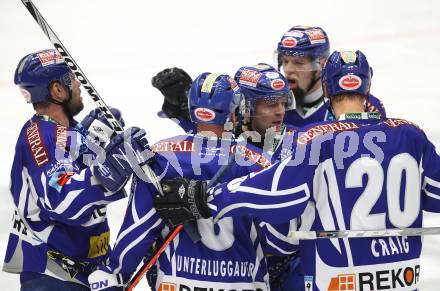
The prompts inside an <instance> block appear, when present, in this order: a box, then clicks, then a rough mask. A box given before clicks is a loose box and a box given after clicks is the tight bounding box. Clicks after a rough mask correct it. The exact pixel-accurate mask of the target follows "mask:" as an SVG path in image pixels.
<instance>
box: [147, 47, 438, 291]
mask: <svg viewBox="0 0 440 291" xmlns="http://www.w3.org/2000/svg"><path fill="white" fill-rule="evenodd" d="M371 76H372V71H371V69H370V67H369V65H368V62H367V60H366V58H365V56H364V54H363V53H362V52H360V51H357V52H351V51H345V52H338V51H336V52H334V53H333V54H332V55H331V56H330V57H329V59H328V61H327V63H326V65H325V67H324V69H323V76H322V81H323V84H324V92H325V95H326V96H327V97H328V98H329V100H330V104H331V109H332V112H333V114H334V115H335V116H336V118H337V120H335V121H326V122H318V123H314V124H311V125H309V126H306V127H304V128H301V129H300V130H299V132H298V133H297V134H296V137H295V138H296V141H297V143H296V148H295V150H296V152H299V151H301V150H302V151H303V152H305V158H304V159H303V160H302V161H298V160H297V159H296V157H295V156H292V158H291V159H290V160H289V159H285V160H284V161H282V162H280V163H277V164H275V165H273V166H271V167H269V168H268V169H266V170H264V171H261V172H259V173H255V174H250V175H248V176H246V177H242V178H239V179H236V180H233V181H231V182H229V183H224V184H221V185H218V186H217V187H214V188H212V189H210V190H208V191H207V190H206V189H205V188H204V185H205V182H200V181H191V186H189V182H188V181H186V180H180V181H179V180H173V181H164V183H166V185H167V188H166V190H167V191H165V192H166V193H165V194H166V196H165V198H163V197H157V198H156V201H155V206H156V209H157V210H158V211H159V212H160V213H161V216H162V218H163V219H164V220H167V221H169V223H173V224H177V223H181V222H183V221H187V220H191V219H193V217H192V215H191V208H193V209H198V208H200V209H199V211H202V210H201V209H204V210H203V211H207V210H206V209H209V210H210V211H211V214H212V216H213V217H214V219H215V220H216V219H221V218H223V217H229V216H234V217H235V216H242V215H246V216H249V215H251V216H254V217H258V218H260V219H262V220H265V221H268V222H271V223H277V222H281V221H285V220H287V219H291V218H292V217H298V216H300V215H301V218H302V220H303V223H304V228H303V229H307V228H308V229H311V230H371V229H373V230H374V229H386V228H409V227H421V226H422V225H423V213H422V210H425V211H431V212H440V157H439V155H438V154H437V153H436V149H435V147H434V146H433V144H432V143H431V142H430V141H429V140H428V138H427V137H426V135H425V134H424V132H423V131H422V130H421V129H420V128H419V127H418V126H417V125H415V124H413V123H412V122H410V121H407V120H403V119H396V118H387V119H381V118H380V117H379V114H377V113H370V112H365V111H364V109H365V108H364V103H365V100H366V98H368V93H369V88H370V84H371ZM354 83H356V86H353V84H354ZM317 145H318V146H319V147H317ZM301 148H302V149H301ZM182 186H183V187H182ZM183 188H185V189H184V190H180V195H176V189H183ZM188 190H191V191H195V192H192V193H193V196H194V197H197V199H196V201H194V200H188V199H187V193H188ZM169 201H173V203H169ZM203 201H205V202H203ZM191 206H192V207H191ZM274 212H276V214H275V215H274ZM171 213H172V215H171ZM306 226H307V228H306ZM421 248H422V238H421V237H420V236H412V237H405V236H402V237H386V238H380V237H365V238H341V239H317V240H301V241H300V250H301V252H300V254H301V257H302V258H304V260H302V263H301V271H302V274H303V275H304V277H303V279H304V286H305V289H306V290H330V291H334V290H338V291H339V290H417V288H418V284H419V280H420V272H421V268H420V259H419V258H420V254H421Z"/></svg>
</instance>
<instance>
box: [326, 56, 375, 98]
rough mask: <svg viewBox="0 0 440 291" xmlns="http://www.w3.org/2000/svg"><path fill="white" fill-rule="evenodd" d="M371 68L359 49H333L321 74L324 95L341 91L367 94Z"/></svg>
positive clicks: (331, 94)
mask: <svg viewBox="0 0 440 291" xmlns="http://www.w3.org/2000/svg"><path fill="white" fill-rule="evenodd" d="M372 77H373V70H372V68H371V67H370V65H369V64H368V61H367V58H366V57H365V55H364V54H363V53H362V52H361V51H356V52H353V51H340V52H339V51H334V52H333V53H332V54H331V55H330V57H329V58H328V60H327V62H326V64H325V66H324V68H323V70H322V74H321V79H322V84H323V88H324V95H325V96H326V97H331V96H334V95H337V94H341V93H358V94H363V95H368V93H369V91H370V86H371V78H372Z"/></svg>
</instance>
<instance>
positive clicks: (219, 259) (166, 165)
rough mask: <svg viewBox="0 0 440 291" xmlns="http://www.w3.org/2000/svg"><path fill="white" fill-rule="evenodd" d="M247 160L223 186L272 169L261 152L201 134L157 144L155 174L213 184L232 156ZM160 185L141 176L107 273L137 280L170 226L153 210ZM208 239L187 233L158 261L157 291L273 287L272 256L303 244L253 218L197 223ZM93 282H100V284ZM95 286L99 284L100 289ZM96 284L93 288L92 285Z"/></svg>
mask: <svg viewBox="0 0 440 291" xmlns="http://www.w3.org/2000/svg"><path fill="white" fill-rule="evenodd" d="M237 148H238V149H239V151H238V152H239V153H240V154H239V156H236V158H235V161H234V162H233V163H232V164H231V165H230V166H229V167H228V168H227V170H226V172H225V174H224V175H223V177H221V180H220V181H230V180H231V179H233V178H236V177H240V176H242V175H246V174H248V173H250V172H252V171H257V170H261V169H263V168H266V167H268V166H270V165H271V161H270V158H269V157H266V156H265V155H263V154H262V153H261V151H260V150H259V149H258V148H254V147H252V146H250V145H247V146H246V145H244V144H241V143H238V144H237V143H236V142H233V141H231V140H230V139H217V138H212V137H211V138H209V137H202V136H199V135H195V136H193V135H183V136H177V137H174V138H171V139H166V140H163V141H160V142H158V143H157V144H155V145H154V146H153V147H152V149H153V151H154V152H155V153H156V156H155V159H154V162H153V163H152V164H151V167H152V169H153V170H154V172H155V173H156V174H157V176H158V177H159V178H160V179H171V178H174V177H185V178H189V179H199V180H209V179H211V178H212V177H213V176H214V174H215V173H216V172H217V171H218V170H219V169H220V167H221V166H222V165H224V164H227V160H228V157H229V155H230V154H231V153H234V152H236V151H237V150H236V149H237ZM153 195H157V191H156V190H155V188H154V187H153V186H152V185H151V184H149V183H147V182H144V181H142V180H140V179H139V178H138V179H136V180H135V181H134V182H133V186H132V193H131V198H130V202H129V205H128V208H127V212H126V215H125V218H124V222H123V225H122V227H121V230H120V233H119V235H118V238H117V241H116V244H115V246H114V249H113V251H112V253H111V255H110V264H109V265H108V267H106V268H101V269H102V270H104V271H106V272H111V273H114V274H122V276H123V277H124V279H125V280H127V279H128V277H129V276H131V274H132V273H134V271H135V270H136V267H137V266H138V264H139V263H140V262H141V260H142V258H143V256H144V255H145V254H146V252H147V250H148V249H149V248H150V246H151V245H152V244H153V242H154V241H155V240H156V238H157V237H165V236H166V235H167V234H168V233H169V231H170V229H169V228H168V227H166V226H165V225H164V223H163V222H162V220H161V219H160V218H159V216H158V215H157V213H156V211H155V209H154V208H153ZM197 227H198V230H199V232H200V234H201V237H202V239H201V241H200V242H197V243H195V244H194V243H193V242H192V241H191V239H190V237H189V236H188V235H187V234H186V233H185V232H184V231H182V232H181V233H179V235H178V236H177V237H176V238H175V239H174V240H173V241H172V242H171V244H170V246H169V247H168V248H167V249H166V251H165V252H164V253H163V254H162V255H161V256H160V257H159V260H158V262H157V266H158V276H157V282H156V286H155V289H156V290H162V291H163V290H203V288H206V287H207V286H209V287H210V288H212V290H261V291H262V290H269V287H268V274H267V268H266V261H265V258H264V253H265V252H269V251H270V252H272V253H276V254H279V255H286V254H289V253H291V252H292V251H294V250H296V249H297V246H295V245H293V244H291V243H290V242H288V241H286V240H285V239H284V237H281V238H280V237H278V236H277V231H276V227H273V226H271V225H270V224H268V223H266V222H262V221H259V220H258V219H254V218H251V217H240V218H231V217H227V218H225V219H221V220H219V221H218V222H217V223H216V224H214V222H213V220H212V219H202V220H199V221H197ZM92 283H93V282H92ZM92 283H91V284H92ZM92 285H93V284H92Z"/></svg>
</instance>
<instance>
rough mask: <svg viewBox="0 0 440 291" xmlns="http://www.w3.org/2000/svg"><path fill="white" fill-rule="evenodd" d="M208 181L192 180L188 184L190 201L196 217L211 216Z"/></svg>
mask: <svg viewBox="0 0 440 291" xmlns="http://www.w3.org/2000/svg"><path fill="white" fill-rule="evenodd" d="M206 190H207V189H206V182H205V181H197V180H191V181H190V182H189V184H188V203H189V204H190V209H191V212H192V213H193V215H194V218H195V219H200V218H209V217H211V216H212V215H211V210H210V209H209V207H208V202H207V193H206Z"/></svg>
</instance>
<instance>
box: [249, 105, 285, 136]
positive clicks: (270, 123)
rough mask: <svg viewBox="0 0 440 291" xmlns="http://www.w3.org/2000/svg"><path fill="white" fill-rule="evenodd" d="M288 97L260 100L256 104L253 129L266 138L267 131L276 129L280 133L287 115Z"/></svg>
mask: <svg viewBox="0 0 440 291" xmlns="http://www.w3.org/2000/svg"><path fill="white" fill-rule="evenodd" d="M286 103H287V97H280V98H277V99H268V100H266V99H264V100H258V101H257V103H256V104H255V110H254V114H253V116H252V117H251V119H252V129H253V130H255V131H257V132H258V133H259V134H260V135H262V136H264V134H265V133H266V130H267V129H269V128H275V130H276V131H278V130H279V129H280V128H281V125H282V124H283V119H284V114H285V113H286Z"/></svg>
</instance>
